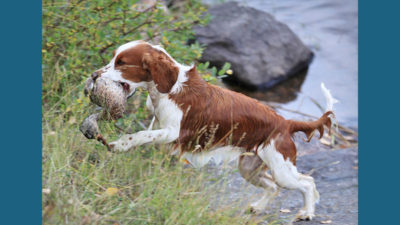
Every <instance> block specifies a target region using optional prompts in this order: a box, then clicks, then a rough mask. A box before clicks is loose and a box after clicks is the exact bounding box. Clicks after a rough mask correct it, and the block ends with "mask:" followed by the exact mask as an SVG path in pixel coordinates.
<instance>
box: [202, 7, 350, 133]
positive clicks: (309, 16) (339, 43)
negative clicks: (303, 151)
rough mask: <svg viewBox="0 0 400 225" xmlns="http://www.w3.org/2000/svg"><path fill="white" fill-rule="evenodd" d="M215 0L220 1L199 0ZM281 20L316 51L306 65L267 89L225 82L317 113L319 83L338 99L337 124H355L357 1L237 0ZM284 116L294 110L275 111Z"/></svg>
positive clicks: (288, 115)
mask: <svg viewBox="0 0 400 225" xmlns="http://www.w3.org/2000/svg"><path fill="white" fill-rule="evenodd" d="M204 2H205V3H212V4H215V3H218V2H219V1H210V0H208V1H206V0H205V1H204ZM238 2H241V3H242V4H244V5H248V6H250V7H254V8H256V9H259V10H263V11H265V12H268V13H270V14H272V15H273V16H274V17H275V18H276V19H277V20H278V21H281V22H283V23H286V24H287V25H288V26H289V27H290V28H291V29H292V30H293V31H294V33H296V34H297V35H298V36H299V38H300V39H301V40H302V41H303V42H304V43H305V44H306V45H307V46H308V47H309V48H310V49H311V50H312V51H313V52H314V53H315V57H314V60H313V62H312V63H311V65H310V67H309V69H308V71H306V72H304V73H303V74H299V76H296V77H294V78H292V79H290V80H288V81H286V82H284V83H282V84H280V85H278V86H276V87H275V88H273V89H271V90H269V91H266V92H249V91H246V90H242V89H240V88H237V87H230V88H231V89H234V90H236V91H240V92H243V93H245V94H247V95H249V96H251V97H254V98H257V99H259V100H263V101H268V102H276V103H279V104H280V105H281V106H282V107H284V108H288V109H291V110H298V111H301V112H303V113H307V114H311V115H314V116H320V115H321V111H320V109H319V108H318V107H317V106H316V105H315V104H314V103H313V101H312V100H311V98H313V99H315V100H316V101H318V102H319V103H321V104H322V105H323V106H325V101H324V97H323V95H322V92H321V89H320V83H321V82H324V83H325V86H326V87H327V88H328V89H330V90H331V92H332V94H333V96H334V97H335V98H337V99H338V100H339V101H340V102H339V103H337V104H336V105H335V107H334V110H335V112H336V116H337V118H338V120H339V122H340V123H341V124H344V125H347V126H351V127H354V128H357V127H358V2H357V1H356V0H302V1H298V0H248V1H238ZM279 113H280V114H282V115H283V116H285V117H286V118H300V116H299V115H296V114H293V113H289V112H286V111H279Z"/></svg>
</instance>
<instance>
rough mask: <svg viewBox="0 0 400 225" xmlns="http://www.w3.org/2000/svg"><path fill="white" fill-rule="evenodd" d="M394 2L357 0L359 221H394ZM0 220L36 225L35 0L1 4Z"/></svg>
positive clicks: (397, 36)
mask: <svg viewBox="0 0 400 225" xmlns="http://www.w3.org/2000/svg"><path fill="white" fill-rule="evenodd" d="M399 6H400V3H399V2H397V3H396V2H395V1H392V2H391V3H390V4H389V3H383V2H377V1H366V0H363V1H360V2H359V21H360V24H359V31H360V32H359V37H360V40H359V63H360V64H359V65H360V67H359V91H360V93H359V96H360V98H359V99H360V100H359V112H360V115H359V118H360V119H359V121H360V123H359V132H360V147H359V159H360V163H359V168H360V173H359V178H360V182H359V185H360V196H359V197H360V198H359V203H360V204H359V224H396V223H398V221H399V219H398V209H399V207H398V205H399V202H400V196H399V192H400V189H399V185H397V181H398V179H399V173H398V171H399V170H400V169H399V164H400V163H399V159H400V149H399V145H398V140H399V139H400V137H399V132H398V129H397V128H398V127H400V122H399V113H398V110H397V106H398V105H399V96H400V95H399V90H400V79H399V77H400V74H399V70H400V69H399V65H400V57H399V55H400V44H399V43H400V30H399V26H400V22H399V21H400V14H399V12H398V11H399V9H400V7H399ZM0 21H1V30H2V35H0V37H1V54H0V55H1V60H0V65H1V68H2V70H1V73H2V74H1V78H2V79H1V82H2V84H3V85H2V87H1V88H0V94H1V95H0V96H1V97H2V104H1V109H2V110H0V112H1V114H0V118H1V119H2V121H3V123H4V124H5V126H2V135H1V140H2V145H1V146H2V147H1V153H2V154H1V157H0V160H1V163H0V170H1V174H2V184H1V185H0V193H2V196H3V198H2V199H3V200H5V201H2V206H3V207H2V210H1V215H2V218H1V223H2V224H41V132H42V130H41V1H24V2H21V1H3V2H2V6H1V7H0Z"/></svg>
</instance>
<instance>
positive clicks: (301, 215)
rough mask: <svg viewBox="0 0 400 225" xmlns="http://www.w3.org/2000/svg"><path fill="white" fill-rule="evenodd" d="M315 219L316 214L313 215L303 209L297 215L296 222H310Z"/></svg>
mask: <svg viewBox="0 0 400 225" xmlns="http://www.w3.org/2000/svg"><path fill="white" fill-rule="evenodd" d="M314 217H315V214H314V213H312V212H307V211H306V210H303V209H301V210H300V211H299V212H298V213H297V214H296V217H295V220H296V221H299V220H307V221H310V220H312V219H313V218H314Z"/></svg>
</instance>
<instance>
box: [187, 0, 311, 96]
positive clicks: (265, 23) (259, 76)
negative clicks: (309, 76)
mask: <svg viewBox="0 0 400 225" xmlns="http://www.w3.org/2000/svg"><path fill="white" fill-rule="evenodd" d="M208 13H209V14H210V15H211V17H212V19H211V21H210V23H209V24H208V25H207V26H204V27H202V26H195V27H194V31H195V39H196V40H197V41H198V42H199V43H200V44H205V45H206V49H205V50H204V52H203V56H202V58H201V60H200V61H202V62H206V61H209V62H210V65H214V66H217V67H221V66H222V65H223V64H224V63H225V62H229V63H230V64H231V68H232V70H233V75H232V76H229V77H232V78H231V79H233V80H235V81H237V82H239V83H240V84H242V85H243V86H249V87H256V88H259V89H266V88H270V87H272V86H274V85H275V84H277V83H279V82H281V81H283V80H285V79H287V78H288V77H290V76H293V75H295V74H297V73H299V72H300V71H302V70H305V69H306V68H308V65H309V64H310V62H311V60H312V58H313V53H312V51H311V50H310V49H308V48H307V47H306V46H305V45H304V44H303V42H302V41H301V40H300V39H299V38H298V37H297V36H296V35H295V34H294V33H293V32H292V31H291V30H290V28H289V27H288V26H287V25H286V24H283V23H281V22H279V21H277V20H275V18H274V17H273V16H271V15H270V14H268V13H266V12H263V11H260V10H257V9H254V8H251V7H248V6H244V5H241V4H239V3H237V2H227V3H223V4H219V5H215V6H213V7H211V8H210V9H209V10H208Z"/></svg>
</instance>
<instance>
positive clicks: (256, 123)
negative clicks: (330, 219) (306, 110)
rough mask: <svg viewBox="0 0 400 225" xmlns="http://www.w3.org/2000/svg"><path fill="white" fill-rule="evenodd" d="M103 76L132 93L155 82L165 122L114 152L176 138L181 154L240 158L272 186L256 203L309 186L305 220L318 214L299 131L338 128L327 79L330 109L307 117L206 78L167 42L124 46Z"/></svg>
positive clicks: (248, 173) (259, 182) (258, 207)
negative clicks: (283, 112)
mask: <svg viewBox="0 0 400 225" xmlns="http://www.w3.org/2000/svg"><path fill="white" fill-rule="evenodd" d="M100 76H103V77H108V78H110V79H112V80H115V81H118V82H121V83H123V84H124V87H126V88H127V89H128V90H129V92H130V94H133V93H134V92H135V89H136V88H139V87H141V88H145V89H147V90H148V93H149V96H148V99H147V104H146V105H147V107H148V108H149V109H150V111H151V112H153V114H154V116H155V118H156V120H157V121H158V125H159V129H154V130H153V129H152V127H153V123H154V119H153V121H152V124H151V126H150V128H149V129H148V130H144V131H140V132H137V133H134V134H127V135H123V136H122V137H121V138H120V139H119V140H117V141H114V142H112V143H110V146H111V148H112V149H113V150H114V151H127V150H129V149H131V148H132V147H134V146H139V145H143V144H148V143H171V142H174V143H175V145H174V147H175V149H177V150H178V151H179V153H180V157H182V158H184V159H186V160H187V161H189V162H190V164H192V165H193V166H197V167H200V166H203V165H204V164H206V163H207V162H208V161H209V160H210V159H214V160H216V161H219V162H220V161H221V160H224V161H225V160H230V159H232V158H237V157H239V165H238V166H239V171H240V174H241V175H242V177H243V178H244V179H246V180H247V181H248V182H250V183H251V184H253V185H255V186H257V187H262V188H264V189H265V190H266V193H265V195H264V196H263V197H262V198H261V199H260V200H258V201H257V202H255V203H253V204H251V207H252V210H254V211H256V212H261V211H263V210H265V209H266V206H267V204H268V202H269V201H270V200H271V198H272V197H273V196H275V195H276V194H277V191H278V186H279V187H283V188H287V189H297V190H300V191H301V192H302V194H303V197H304V207H303V208H302V209H301V210H300V211H299V212H298V213H297V218H298V219H310V220H311V219H312V217H314V210H315V203H316V202H318V200H319V194H318V192H317V190H316V187H315V183H314V179H313V178H312V177H311V176H307V175H304V174H301V173H299V172H298V171H297V168H296V146H295V144H294V142H293V140H292V136H293V134H294V133H295V132H298V131H302V132H304V133H305V134H306V136H307V138H308V141H309V140H310V139H311V137H312V136H313V134H314V131H316V130H318V131H319V133H320V136H322V135H323V132H324V126H327V127H329V128H330V127H331V116H333V113H332V105H333V103H334V100H335V99H333V98H332V96H331V95H330V93H329V91H328V90H327V89H325V88H324V86H323V84H322V85H321V86H322V89H323V91H324V94H325V95H326V97H327V99H328V100H329V101H328V109H327V111H326V113H324V114H323V115H322V116H321V118H319V119H318V120H316V121H312V122H301V121H294V120H286V119H284V118H283V117H282V116H280V115H278V114H277V113H276V112H275V111H274V110H272V109H271V108H270V107H268V106H266V105H263V104H261V103H260V102H258V101H256V100H254V99H252V98H249V97H247V96H245V95H243V94H239V93H236V92H234V91H230V90H227V89H224V88H221V87H218V86H215V85H212V84H209V83H207V82H205V81H204V80H203V79H202V78H201V76H200V75H199V74H198V72H197V70H196V67H195V66H185V65H182V64H180V63H178V62H176V61H175V60H174V59H173V58H172V57H171V56H170V55H169V54H168V53H167V52H166V51H165V50H164V49H163V48H161V47H159V46H154V45H151V44H149V43H146V42H144V41H133V42H129V43H127V44H124V45H122V46H120V47H119V48H118V49H117V50H116V51H114V56H113V58H112V60H111V62H110V63H109V64H108V65H106V66H105V67H103V68H101V69H99V70H97V71H96V72H94V73H93V75H92V78H93V79H95V78H96V77H100ZM92 78H90V79H92ZM246 152H247V153H246ZM243 153H246V154H243ZM268 169H269V170H270V173H268V172H267V170H268Z"/></svg>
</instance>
